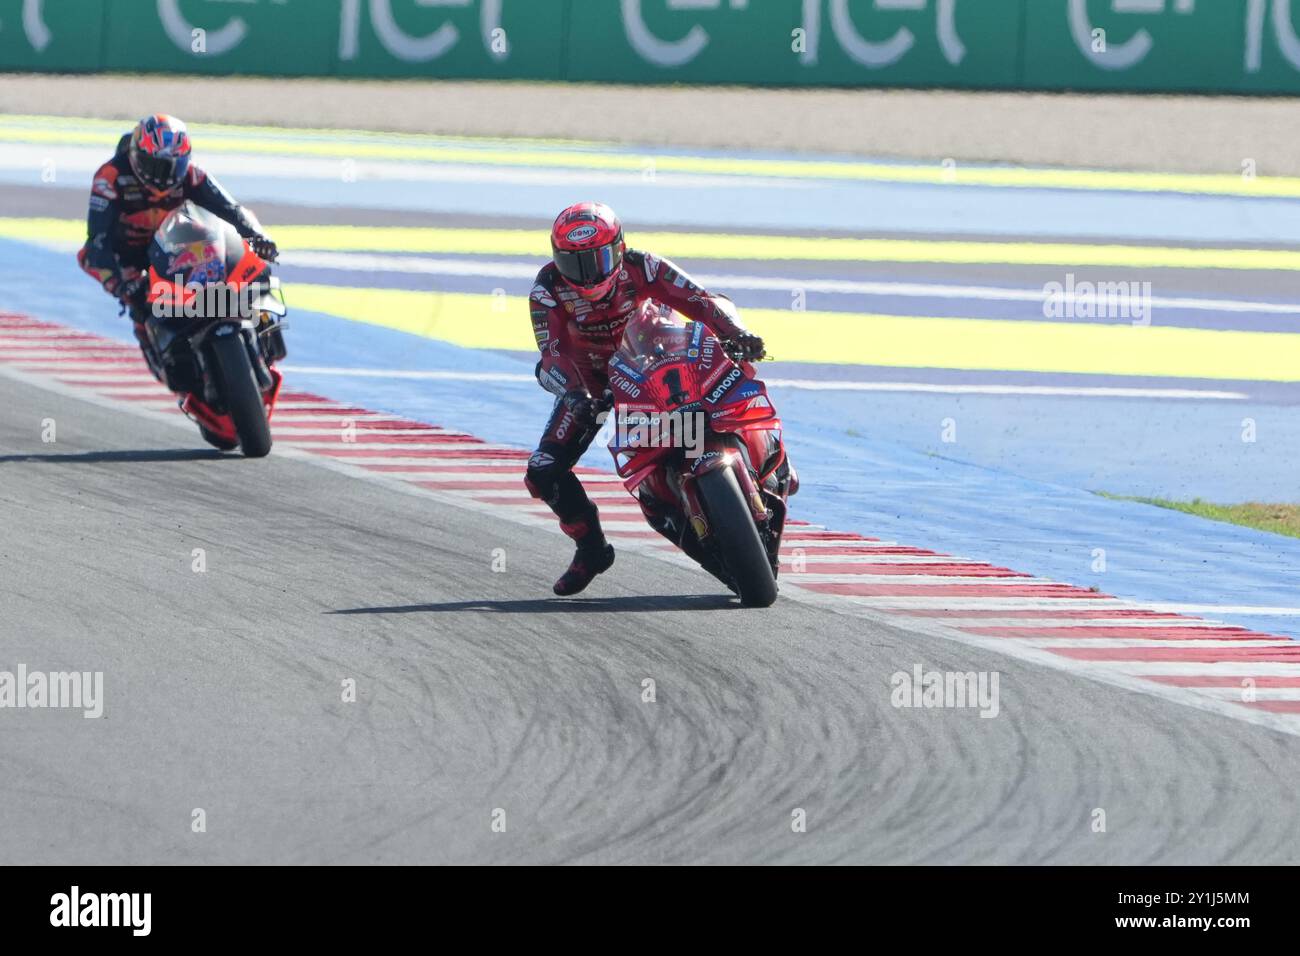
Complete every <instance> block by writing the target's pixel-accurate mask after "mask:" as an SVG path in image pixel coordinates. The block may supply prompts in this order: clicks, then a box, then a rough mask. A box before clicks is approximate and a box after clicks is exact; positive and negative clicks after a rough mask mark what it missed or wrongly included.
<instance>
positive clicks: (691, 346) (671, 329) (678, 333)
mask: <svg viewBox="0 0 1300 956" xmlns="http://www.w3.org/2000/svg"><path fill="white" fill-rule="evenodd" d="M694 325H695V323H691V325H683V324H681V323H679V322H674V321H673V320H672V318H671V317H669V316H665V315H659V316H655V317H653V318H647V317H645V316H637V317H635V318H633V319H632V321H631V322H629V323H628V324H627V327H626V328H625V329H624V330H623V339H622V341H621V342H620V343H619V347H618V352H617V353H615V355H616V357H617V358H619V359H621V360H622V362H623V364H624V365H627V366H629V367H631V368H633V369H635V370H636V371H637V372H640V373H644V372H645V371H646V370H647V369H649V368H650V367H651V366H652V365H654V364H655V363H656V362H663V361H664V360H666V359H672V358H677V359H687V358H694V357H695V355H698V354H699V348H698V345H699V343H698V342H697V341H696V340H697V339H698V338H699V336H698V335H696V334H694V330H693V326H694ZM692 352H694V353H695V354H694V355H693V354H692Z"/></svg>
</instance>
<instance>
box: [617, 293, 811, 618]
mask: <svg viewBox="0 0 1300 956" xmlns="http://www.w3.org/2000/svg"><path fill="white" fill-rule="evenodd" d="M608 371H609V395H608V396H607V400H608V401H609V402H610V403H611V404H612V406H613V416H614V432H613V435H612V437H611V439H610V444H609V448H610V452H611V453H612V454H613V456H614V463H615V465H616V466H617V468H618V473H619V476H620V477H622V478H623V479H625V480H624V486H625V487H626V488H627V489H628V491H630V492H631V493H632V494H633V495H634V496H636V498H637V501H638V502H639V503H640V505H641V509H642V511H643V512H644V513H645V516H646V520H647V521H648V522H649V524H650V526H651V527H652V528H654V529H655V530H656V531H658V532H659V533H660V534H662V535H664V536H665V537H666V538H668V539H669V540H670V541H672V542H673V543H674V544H676V545H677V546H678V547H679V548H681V549H682V550H683V551H685V552H686V553H687V554H688V555H690V556H691V557H692V558H694V559H695V560H696V561H698V562H699V563H700V564H701V565H702V566H703V567H704V568H705V570H707V571H709V572H710V573H711V574H713V575H714V576H715V577H717V578H718V579H719V580H720V581H722V582H723V583H724V584H726V585H727V586H728V587H729V588H731V589H732V590H733V591H735V592H736V594H737V595H738V596H739V597H740V600H741V603H742V604H744V605H746V606H748V607H767V606H769V605H770V604H772V602H773V601H775V600H776V594H777V584H776V577H777V573H778V570H779V558H778V552H779V550H780V547H781V534H782V532H783V530H784V528H785V519H786V500H787V498H788V497H789V496H790V495H792V494H794V493H795V491H797V490H798V478H797V477H796V475H795V472H794V469H793V467H792V466H791V465H790V463H789V461H788V460H787V458H786V454H785V446H784V445H783V444H782V441H781V420H780V419H779V418H778V417H777V414H776V409H775V408H773V406H772V402H771V401H770V400H769V398H768V396H767V388H766V386H764V384H763V383H762V382H761V381H759V380H758V379H757V378H756V377H755V371H754V366H753V365H752V364H750V363H749V362H746V361H743V360H740V358H739V356H737V355H729V354H728V353H727V351H726V349H725V348H724V346H723V344H722V343H721V342H720V341H719V340H718V339H717V338H716V337H715V336H714V335H713V334H712V333H711V332H710V331H709V330H708V328H707V327H706V326H705V325H704V324H703V323H700V322H683V321H682V320H680V319H679V318H677V317H676V316H674V314H673V313H672V311H671V310H670V309H667V308H666V307H659V306H655V305H651V306H648V307H646V308H643V309H642V310H641V311H639V312H638V313H637V314H636V315H634V316H633V317H632V318H631V319H630V320H629V322H628V324H627V326H626V328H625V329H624V332H623V339H622V342H621V344H620V346H619V349H618V351H617V352H615V353H614V355H613V356H612V357H611V358H610V361H609V366H608Z"/></svg>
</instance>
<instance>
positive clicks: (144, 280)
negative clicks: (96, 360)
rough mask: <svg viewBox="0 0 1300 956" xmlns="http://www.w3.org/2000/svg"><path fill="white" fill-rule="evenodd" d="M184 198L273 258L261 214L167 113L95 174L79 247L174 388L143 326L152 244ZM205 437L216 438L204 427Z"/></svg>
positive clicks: (139, 130)
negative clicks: (213, 169) (215, 171)
mask: <svg viewBox="0 0 1300 956" xmlns="http://www.w3.org/2000/svg"><path fill="white" fill-rule="evenodd" d="M187 199H188V200H190V201H192V202H193V203H194V204H195V205H197V206H201V207H203V208H204V209H206V210H208V211H209V212H212V213H213V214H215V215H217V216H220V217H221V218H222V219H224V220H226V222H228V223H230V224H231V225H232V226H234V227H235V229H236V230H237V231H238V232H239V234H240V235H241V236H242V237H244V238H245V239H247V240H248V242H249V244H250V245H251V246H252V247H253V251H254V252H255V253H257V254H258V255H259V256H261V257H262V258H263V259H266V260H268V261H269V260H273V259H275V257H276V246H275V243H274V242H272V241H271V240H270V239H269V238H267V237H266V236H265V235H264V234H263V233H262V231H261V227H260V226H259V224H258V223H257V220H256V219H255V218H253V217H252V216H251V215H250V214H249V213H248V212H247V210H245V209H244V208H243V207H242V206H240V205H239V203H237V202H236V201H235V200H234V199H233V198H232V197H231V195H230V194H229V193H227V192H226V191H225V190H224V189H223V188H221V185H220V184H219V183H218V182H217V181H216V180H215V179H213V178H212V177H211V176H209V175H207V174H206V173H205V172H204V171H203V170H202V169H200V168H199V167H198V165H196V164H195V163H192V162H190V138H189V133H188V131H187V130H186V127H185V124H184V123H182V122H181V121H180V120H178V119H176V118H175V117H174V116H167V115H166V114H163V113H158V114H155V115H153V116H146V117H145V118H144V119H142V120H141V121H140V122H139V123H137V124H136V126H135V128H134V129H133V130H132V131H131V132H130V133H127V134H126V135H124V136H123V137H122V138H121V140H119V141H118V144H117V151H116V152H115V153H114V155H113V157H112V159H110V160H109V161H108V162H106V163H104V165H102V166H100V167H99V170H98V172H96V173H95V178H94V182H93V184H92V185H91V190H90V211H89V215H88V217H87V230H86V231H87V239H86V244H85V245H84V246H83V247H82V249H81V251H80V252H78V253H77V263H78V265H80V266H81V268H82V270H84V271H85V272H86V273H87V274H88V275H90V276H91V277H92V278H94V279H95V281H97V282H99V283H100V285H102V286H103V287H104V291H105V292H107V293H108V294H109V295H111V296H113V297H114V298H116V299H118V300H119V301H120V302H121V303H122V306H123V308H125V309H126V310H128V311H129V312H130V315H131V321H132V322H133V323H134V328H135V337H136V340H137V341H138V342H139V343H140V350H141V351H142V352H143V353H144V357H145V361H146V362H147V363H148V364H149V370H150V371H151V372H153V374H154V377H155V378H157V379H158V380H159V381H160V382H163V383H164V384H166V385H168V386H169V387H171V386H173V385H174V384H175V383H172V382H168V381H167V375H166V370H165V369H164V368H163V367H162V361H161V358H160V357H159V356H158V355H157V354H156V352H155V349H154V347H153V344H152V343H151V342H150V340H149V337H148V334H147V332H146V329H145V319H146V318H147V317H148V305H147V301H146V295H147V293H148V291H149V290H148V271H149V243H150V241H152V239H153V234H154V231H155V230H156V229H157V228H158V226H159V225H160V224H161V223H162V221H163V220H164V219H165V218H166V217H167V214H168V213H170V212H171V211H172V210H173V209H175V208H177V207H178V206H180V205H181V203H183V202H185V201H186V200H187ZM174 390H175V389H174ZM204 437H205V438H207V439H208V441H213V439H212V438H211V437H209V434H208V433H207V431H206V430H204ZM219 447H225V445H224V444H219Z"/></svg>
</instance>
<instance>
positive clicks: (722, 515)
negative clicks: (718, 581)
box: [696, 468, 776, 607]
mask: <svg viewBox="0 0 1300 956" xmlns="http://www.w3.org/2000/svg"><path fill="white" fill-rule="evenodd" d="M696 487H697V489H698V491H699V494H700V501H701V503H702V504H703V505H704V510H705V512H706V516H707V517H708V521H709V533H710V534H711V535H712V537H713V538H714V541H715V543H716V546H717V552H718V554H719V555H720V556H721V557H722V561H723V563H724V564H725V565H726V568H727V571H728V572H729V573H730V574H731V579H732V583H734V584H735V586H736V593H737V594H739V595H740V603H741V604H743V605H745V606H746V607H769V606H771V604H772V602H774V601H775V600H776V578H775V577H774V576H773V575H772V565H771V564H769V563H768V560H767V550H766V549H765V548H764V547H763V539H762V538H760V537H759V536H758V527H757V526H756V525H755V524H754V516H753V514H752V513H751V512H750V510H749V505H747V504H746V503H745V497H744V495H743V494H741V491H740V484H739V482H737V481H736V475H735V473H734V472H733V471H732V470H731V469H730V468H717V469H715V470H713V471H710V472H706V473H705V474H703V475H701V476H700V478H699V480H698V482H697V485H696Z"/></svg>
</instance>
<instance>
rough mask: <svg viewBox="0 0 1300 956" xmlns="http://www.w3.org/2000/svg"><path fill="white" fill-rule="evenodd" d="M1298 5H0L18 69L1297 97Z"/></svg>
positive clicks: (125, 1)
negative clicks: (1108, 91) (1296, 7)
mask: <svg viewBox="0 0 1300 956" xmlns="http://www.w3.org/2000/svg"><path fill="white" fill-rule="evenodd" d="M1292 6H1293V4H1292V3H1291V0H239V2H233V0H0V69H4V70H43V71H68V70H73V71H93V70H112V71H132V72H149V71H156V72H177V73H181V72H183V73H222V74H227V73H249V74H262V75H268V74H269V75H288V76H331V75H333V76H369V77H430V78H483V79H500V78H508V79H538V80H573V81H598V82H623V83H706V84H708V83H743V84H760V85H774V86H841V87H855V86H939V87H966V88H994V89H1007V88H1023V89H1037V90H1063V89H1080V90H1119V91H1196V92H1229V93H1291V94H1295V93H1300V31H1298V30H1297V28H1296V19H1297V16H1298V15H1300V11H1293V9H1292ZM1295 6H1298V7H1300V3H1297V4H1295Z"/></svg>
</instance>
